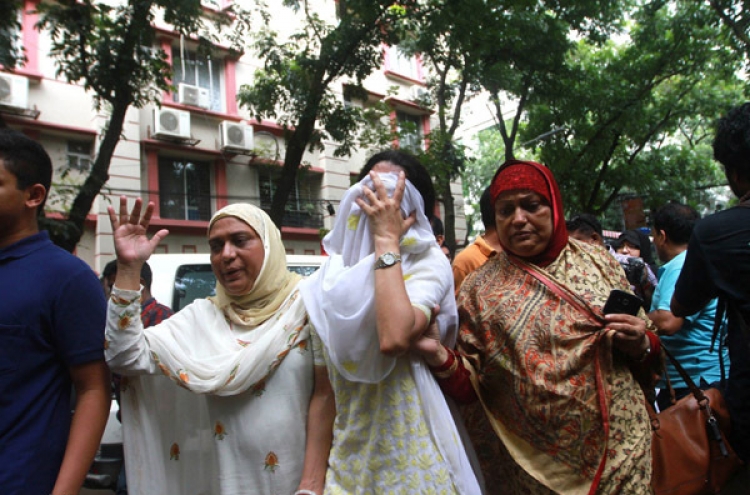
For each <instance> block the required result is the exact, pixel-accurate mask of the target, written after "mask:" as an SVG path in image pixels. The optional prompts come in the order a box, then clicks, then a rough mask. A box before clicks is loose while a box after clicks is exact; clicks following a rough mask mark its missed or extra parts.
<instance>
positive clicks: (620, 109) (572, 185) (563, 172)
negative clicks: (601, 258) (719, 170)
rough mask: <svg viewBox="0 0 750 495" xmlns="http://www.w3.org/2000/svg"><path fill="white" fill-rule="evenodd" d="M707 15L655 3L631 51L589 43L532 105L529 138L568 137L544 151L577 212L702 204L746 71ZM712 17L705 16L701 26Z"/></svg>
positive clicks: (635, 30)
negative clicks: (715, 140)
mask: <svg viewBox="0 0 750 495" xmlns="http://www.w3.org/2000/svg"><path fill="white" fill-rule="evenodd" d="M706 15H707V11H706V9H703V10H702V11H700V10H696V9H692V8H675V5H674V4H673V3H671V2H663V3H662V4H655V3H651V4H648V5H646V6H645V7H643V8H642V9H640V10H638V11H636V12H633V13H632V19H633V26H632V27H631V29H630V42H628V43H625V44H621V45H618V44H615V43H608V44H606V45H604V46H595V45H592V44H590V43H587V42H586V41H585V40H582V41H580V42H579V43H578V47H577V49H576V51H575V52H572V53H571V54H570V56H569V57H568V59H567V62H566V65H565V67H564V70H561V71H559V72H558V77H557V79H556V83H557V84H558V86H557V88H556V89H555V88H554V86H553V89H552V90H551V91H549V93H548V94H547V95H548V98H546V100H543V99H539V100H537V101H535V102H533V103H531V104H530V105H529V106H528V110H529V113H528V120H529V125H528V129H527V131H526V132H527V133H528V134H527V135H528V136H533V135H536V134H541V133H543V132H546V131H547V130H549V129H550V128H562V129H564V132H561V133H558V134H556V135H554V136H551V137H550V138H549V139H548V140H546V141H545V142H544V144H543V145H541V144H540V149H541V158H542V160H543V162H544V163H546V164H547V165H548V166H549V167H550V168H551V169H552V170H553V171H554V172H555V176H556V178H557V180H558V182H559V184H560V186H561V188H562V190H563V194H564V197H565V203H566V206H567V208H569V209H570V210H571V211H584V212H589V213H593V214H597V215H600V214H602V213H603V212H605V211H607V210H608V209H609V208H610V206H611V205H612V204H613V203H614V202H615V201H616V200H617V199H618V198H619V197H620V195H622V194H626V193H627V194H636V195H639V196H642V197H644V199H645V200H646V201H647V206H658V204H659V203H662V202H663V201H665V200H666V199H667V198H674V199H681V200H683V201H685V200H686V201H688V202H692V203H695V202H697V201H699V200H700V196H701V194H702V192H701V191H703V190H704V189H705V188H704V186H705V185H706V184H711V183H714V182H715V181H716V180H717V178H716V168H715V166H714V165H713V164H712V162H711V160H710V155H709V154H708V152H707V151H708V149H707V147H705V146H702V144H705V142H706V140H707V136H708V134H709V133H710V129H711V124H712V123H713V122H714V121H715V119H716V118H717V116H718V115H719V114H720V113H721V112H723V111H724V110H725V108H724V105H723V104H721V103H717V102H731V103H730V104H733V103H734V102H736V101H737V99H738V97H739V95H740V89H741V88H742V86H741V85H740V84H739V82H738V81H737V79H736V75H735V74H736V71H737V69H738V68H739V63H740V62H741V61H740V60H739V59H738V57H737V56H736V54H734V52H732V51H731V50H729V49H727V48H726V47H722V46H717V44H716V40H718V39H721V36H720V33H718V32H717V30H716V27H715V26H713V25H711V24H710V23H707V22H704V21H705V19H706ZM701 16H703V17H701Z"/></svg>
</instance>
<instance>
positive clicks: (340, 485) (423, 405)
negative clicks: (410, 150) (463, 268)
mask: <svg viewBox="0 0 750 495" xmlns="http://www.w3.org/2000/svg"><path fill="white" fill-rule="evenodd" d="M368 172H369V173H368ZM360 178H361V181H360V182H359V183H358V184H356V185H354V186H353V187H352V188H350V189H349V191H348V192H347V193H346V195H345V196H344V199H343V200H342V202H341V206H340V208H339V212H338V218H337V219H336V223H335V225H334V228H333V230H332V231H331V232H330V233H329V234H328V235H327V236H326V237H325V239H324V240H323V245H324V247H325V249H326V252H327V253H328V254H329V255H330V258H329V259H328V260H327V261H326V262H325V263H324V264H323V266H322V267H321V268H320V270H319V271H318V272H317V273H315V274H314V275H312V276H311V277H310V278H309V279H308V280H306V281H303V282H302V283H301V284H300V292H301V293H302V297H303V299H304V301H305V306H306V308H307V311H308V314H309V317H310V321H311V323H312V325H313V327H314V330H313V348H314V349H316V350H317V348H318V346H321V347H322V348H323V353H322V354H323V359H321V358H320V354H318V353H316V361H315V365H316V366H315V368H316V374H315V376H316V383H315V395H316V396H317V395H318V394H319V393H321V392H320V391H321V390H322V391H323V392H322V393H324V394H328V393H329V392H328V391H329V390H332V391H333V394H334V397H335V401H333V402H329V408H328V410H327V413H328V417H327V418H326V417H325V415H324V414H321V415H319V416H315V415H313V414H312V410H311V416H310V422H311V423H310V424H311V425H312V423H313V422H315V423H316V424H317V425H318V426H319V427H322V425H325V426H326V429H325V431H330V424H331V422H333V428H332V429H333V432H332V438H331V435H330V434H329V436H328V438H327V439H326V438H323V435H320V437H319V438H318V439H317V440H319V443H317V444H316V443H315V441H314V439H313V437H310V439H309V441H308V457H307V458H306V460H305V472H304V475H303V484H301V485H300V487H301V488H304V490H301V493H305V494H307V495H309V494H310V493H313V492H314V493H316V494H317V495H321V493H325V494H360V493H368V494H369V493H373V494H374V493H399V494H400V493H420V494H421V493H435V494H443V493H445V494H453V493H460V494H478V493H480V488H479V483H478V482H477V479H476V477H475V476H474V473H473V471H472V469H471V466H470V465H469V462H468V456H467V454H466V452H465V450H464V446H463V443H462V441H461V437H460V435H459V430H458V428H457V426H456V423H455V422H454V419H453V416H452V414H451V411H450V409H449V406H448V404H447V402H446V400H445V398H444V396H443V394H442V392H441V391H440V388H439V387H438V385H437V383H436V381H435V380H434V378H433V377H432V375H431V374H430V371H429V370H428V369H427V367H426V365H425V364H424V362H423V361H422V359H421V358H420V357H418V356H417V355H416V354H411V353H410V352H409V351H410V348H411V346H412V345H413V343H414V342H416V341H417V339H418V338H419V337H420V336H422V334H423V333H424V332H425V330H426V329H427V326H428V324H429V321H430V317H431V311H432V309H433V308H435V307H436V306H440V313H439V314H438V315H437V321H438V326H439V328H440V332H441V341H442V342H444V343H445V344H446V345H449V346H452V345H453V344H454V343H455V338H456V324H457V315H456V306H455V301H454V297H453V277H452V272H451V269H450V265H449V263H448V261H447V259H446V258H445V256H444V255H443V253H442V252H441V250H440V248H439V246H438V244H437V243H436V241H435V237H434V235H433V233H432V229H431V227H430V223H429V220H428V218H427V215H426V213H427V214H430V215H431V214H432V212H433V211H434V210H433V208H434V190H433V189H432V182H431V180H430V178H429V175H428V174H427V172H426V170H425V169H424V167H423V166H422V165H421V164H420V163H419V162H418V161H417V160H416V159H415V158H414V157H412V156H410V155H408V154H406V153H403V152H400V151H386V152H382V153H379V154H377V155H375V156H373V157H372V158H371V159H370V160H369V161H368V163H367V164H366V165H365V167H364V169H363V171H362V173H361V176H360ZM415 184H416V185H417V186H418V187H419V188H420V189H419V190H418V189H417V187H415ZM423 196H424V198H423ZM326 368H327V374H325V373H324V374H322V377H321V374H320V373H319V370H320V369H326ZM319 377H321V378H320V379H319ZM334 402H335V404H334ZM334 415H335V419H333V417H334ZM329 450H330V453H329ZM326 460H327V469H326ZM323 479H325V488H323ZM309 480H316V483H312V482H310V483H308V481H309Z"/></svg>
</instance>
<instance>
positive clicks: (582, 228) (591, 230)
mask: <svg viewBox="0 0 750 495" xmlns="http://www.w3.org/2000/svg"><path fill="white" fill-rule="evenodd" d="M565 226H566V227H567V228H568V233H570V232H580V233H582V234H585V235H591V234H599V237H603V232H602V224H601V223H599V220H597V219H596V217H595V216H594V215H592V214H590V213H579V214H578V215H574V216H573V217H572V218H571V219H570V220H568V221H567V222H565Z"/></svg>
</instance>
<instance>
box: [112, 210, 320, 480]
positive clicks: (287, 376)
mask: <svg viewBox="0 0 750 495" xmlns="http://www.w3.org/2000/svg"><path fill="white" fill-rule="evenodd" d="M153 209H154V205H153V203H149V205H148V206H147V207H146V209H145V212H144V213H143V216H141V213H142V201H141V200H140V199H137V200H136V201H135V205H134V206H133V209H132V211H131V212H128V208H127V198H125V197H122V198H121V199H120V209H119V214H115V211H114V209H113V208H112V207H110V208H109V216H110V222H111V223H112V232H113V236H114V243H115V252H116V254H117V277H116V279H115V285H114V286H113V287H112V296H111V298H110V302H109V309H108V314H107V325H106V328H107V330H106V339H107V342H108V347H107V351H106V358H107V363H108V364H109V365H110V367H111V368H112V370H113V371H115V372H117V373H120V374H122V375H124V376H127V378H128V379H129V380H130V379H131V378H139V376H138V375H164V376H165V377H167V378H168V380H167V379H164V377H156V378H161V380H159V381H157V380H156V379H154V380H153V381H146V382H141V381H140V380H133V382H135V383H128V386H127V387H123V389H122V407H123V416H122V418H123V431H124V434H125V438H126V440H127V441H126V443H125V458H126V464H127V469H128V485H129V489H130V491H131V493H136V494H139V495H140V494H149V495H151V494H167V493H169V494H172V493H175V494H184V493H212V494H216V495H266V494H269V493H284V494H291V493H293V492H294V490H295V489H296V488H297V486H298V484H299V481H300V474H301V472H302V466H303V462H304V456H305V442H306V430H305V423H306V419H307V416H308V411H309V410H311V409H314V407H315V404H314V403H312V402H311V400H310V398H311V394H312V389H313V351H312V350H311V346H310V345H309V339H308V337H309V325H308V324H307V315H306V312H305V308H304V305H303V304H302V298H301V297H299V292H298V290H297V283H298V282H299V280H300V276H299V275H297V274H293V273H291V272H290V271H288V270H287V268H286V261H285V252H286V250H285V248H284V244H283V243H282V241H281V233H280V232H279V230H278V229H277V228H276V226H275V225H274V223H273V221H272V220H271V219H270V217H269V216H268V215H267V214H266V213H265V212H263V210H261V209H260V208H258V207H257V206H254V205H250V204H242V203H239V204H231V205H229V206H226V207H224V208H222V209H220V210H219V211H218V212H216V213H215V214H214V215H213V217H212V218H211V220H210V221H209V225H208V231H207V244H208V248H209V251H210V260H211V268H212V270H213V272H214V275H215V276H216V295H215V296H212V297H210V298H207V299H196V300H195V301H193V302H192V303H191V304H189V305H188V306H186V307H185V308H183V309H182V310H181V311H179V312H178V313H176V314H175V315H174V316H172V317H171V318H169V319H167V320H165V321H163V322H161V323H159V324H158V325H155V326H153V327H150V328H144V327H143V323H142V322H141V319H140V318H138V317H137V315H139V314H140V310H141V296H142V294H141V283H140V274H141V266H142V265H143V263H144V262H145V261H146V260H147V259H148V258H149V257H150V256H151V254H152V253H153V251H154V250H155V249H156V246H157V245H158V244H159V242H160V241H161V240H162V239H163V238H164V237H165V236H166V235H167V234H168V232H167V231H166V230H160V231H158V232H156V233H155V234H154V235H153V237H152V238H149V237H148V236H147V235H146V232H147V229H148V227H149V223H150V219H151V214H152V213H153ZM149 378H151V377H149Z"/></svg>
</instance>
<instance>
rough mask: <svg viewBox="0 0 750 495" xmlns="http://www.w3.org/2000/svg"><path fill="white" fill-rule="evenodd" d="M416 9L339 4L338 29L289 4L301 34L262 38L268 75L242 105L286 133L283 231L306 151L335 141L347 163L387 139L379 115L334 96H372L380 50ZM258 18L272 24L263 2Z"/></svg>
mask: <svg viewBox="0 0 750 495" xmlns="http://www.w3.org/2000/svg"><path fill="white" fill-rule="evenodd" d="M413 3H414V2H412V1H407V2H402V3H401V4H394V3H393V1H392V0H391V1H373V0H345V1H339V2H337V9H338V13H339V19H338V22H337V23H329V22H326V21H325V20H324V19H323V17H322V16H320V15H319V14H318V13H317V12H315V11H313V10H312V9H311V8H310V5H309V3H308V2H307V1H305V0H285V1H284V2H283V5H284V7H285V8H288V9H291V10H293V11H294V12H295V13H298V14H301V15H302V16H303V17H304V21H305V22H304V23H302V25H301V27H300V28H299V29H298V30H297V31H295V32H294V33H293V34H292V35H291V36H289V37H288V38H286V39H281V38H280V37H279V34H278V33H276V32H273V31H272V30H270V29H269V28H262V29H259V30H258V32H257V34H256V37H255V41H254V43H253V49H254V50H255V52H256V54H257V55H258V57H259V58H260V59H261V60H262V62H263V67H262V68H261V69H259V70H258V71H257V72H256V74H255V78H254V81H253V82H252V84H247V85H244V86H242V87H241V88H240V91H239V94H238V100H239V102H240V103H241V104H242V105H244V106H246V107H247V108H248V109H249V110H250V112H251V114H252V115H253V116H254V117H256V118H257V119H258V120H260V119H262V118H268V119H273V120H275V121H276V122H278V123H279V124H280V125H281V126H282V127H283V128H284V131H285V138H286V142H287V146H286V152H285V155H284V165H283V169H282V175H281V178H280V180H279V182H278V184H277V186H278V187H277V189H276V191H275V193H274V196H273V200H272V204H271V214H270V215H271V218H272V219H273V221H274V222H275V223H276V224H277V225H279V226H281V225H282V222H283V217H284V206H285V204H286V201H287V199H288V197H289V194H290V192H291V191H292V188H293V186H294V181H295V178H296V175H297V170H298V169H299V167H300V164H301V163H302V158H303V155H304V153H305V150H306V149H309V150H311V151H313V150H316V149H323V142H324V140H327V139H331V140H334V141H336V150H335V152H334V154H335V155H336V156H346V155H349V154H350V153H351V152H352V150H353V149H354V148H355V147H356V145H357V143H359V142H360V139H363V138H370V139H376V140H377V137H378V136H381V135H382V134H379V133H377V132H374V133H373V132H372V131H373V127H374V128H376V129H375V130H377V128H378V126H379V125H380V121H379V119H378V118H377V115H374V114H373V113H372V112H368V111H367V110H366V109H358V108H354V107H349V106H346V105H345V104H344V102H343V101H341V99H340V98H339V97H337V96H336V95H335V94H334V92H333V90H332V89H333V84H334V83H336V82H339V83H340V82H341V81H342V80H346V81H348V91H351V92H353V93H354V94H366V92H365V90H364V88H363V86H362V81H363V80H364V79H365V78H366V77H367V76H368V75H369V74H370V73H371V72H372V71H373V70H374V69H375V68H376V67H379V66H380V64H381V62H382V60H381V50H380V47H381V43H390V42H391V41H392V40H393V38H394V35H395V30H394V28H393V26H395V25H397V23H398V22H399V21H400V19H402V18H403V17H404V16H405V15H406V12H407V8H408V7H409V6H411V5H412V4H413ZM257 12H258V14H259V15H260V16H262V17H264V18H266V19H270V16H271V14H270V10H269V7H268V6H267V5H265V4H264V3H262V2H258V7H257ZM368 127H369V128H368ZM382 130H383V131H386V130H388V129H387V128H382ZM368 133H369V134H368ZM381 142H382V141H381Z"/></svg>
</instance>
